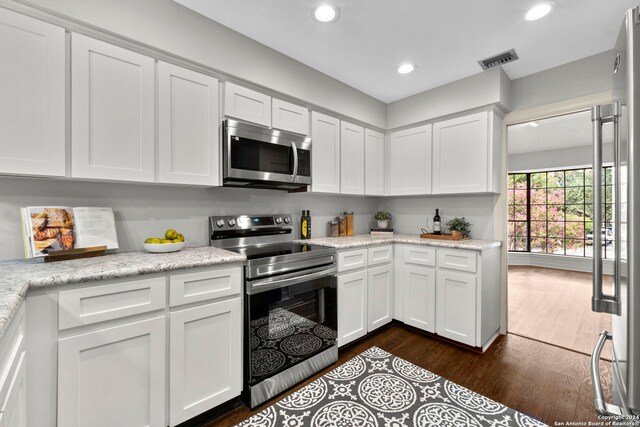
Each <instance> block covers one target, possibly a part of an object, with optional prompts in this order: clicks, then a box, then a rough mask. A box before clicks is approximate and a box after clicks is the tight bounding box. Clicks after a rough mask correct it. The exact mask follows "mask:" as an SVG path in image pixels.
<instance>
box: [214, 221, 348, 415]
mask: <svg viewBox="0 0 640 427" xmlns="http://www.w3.org/2000/svg"><path fill="white" fill-rule="evenodd" d="M209 227H210V231H211V233H210V234H211V245H212V246H216V247H219V248H223V249H226V250H230V251H234V252H238V253H241V254H244V255H245V256H246V257H247V261H246V263H245V267H244V278H245V300H244V319H245V324H244V391H243V399H244V400H245V402H246V403H247V405H249V406H250V407H251V408H254V407H256V406H257V405H259V404H261V403H262V402H265V401H266V400H268V399H270V398H271V397H273V396H275V395H277V394H278V393H280V392H282V391H283V390H286V389H287V388H289V387H291V386H293V385H294V384H297V383H299V382H300V381H302V380H303V379H305V378H307V377H309V376H310V375H312V374H314V373H315V372H318V371H319V370H321V369H323V368H325V367H326V366H328V365H330V364H332V363H334V362H335V361H336V360H338V347H337V343H336V338H337V330H338V314H337V309H338V304H337V280H336V252H335V249H332V248H326V247H322V246H317V245H308V244H303V243H294V242H293V225H292V217H291V215H240V216H223V217H211V218H210V223H209Z"/></svg>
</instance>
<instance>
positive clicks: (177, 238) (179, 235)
mask: <svg viewBox="0 0 640 427" xmlns="http://www.w3.org/2000/svg"><path fill="white" fill-rule="evenodd" d="M174 240H177V241H179V242H184V236H183V235H182V233H178V237H176V238H175V239H174Z"/></svg>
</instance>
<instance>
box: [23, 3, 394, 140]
mask: <svg viewBox="0 0 640 427" xmlns="http://www.w3.org/2000/svg"><path fill="white" fill-rule="evenodd" d="M19 3H24V4H28V5H32V6H35V7H38V8H40V9H42V10H45V11H49V12H51V13H53V14H55V15H58V16H62V17H65V18H70V19H72V20H75V21H79V22H80V23H83V24H88V25H90V26H93V27H96V28H99V29H102V30H106V31H109V32H112V33H115V34H118V35H121V36H124V37H126V38H128V39H131V40H134V41H137V42H140V43H144V44H146V45H148V46H152V47H155V48H158V49H161V50H164V51H166V52H169V53H172V54H174V55H178V56H181V57H183V58H187V59H189V60H192V61H195V62H198V63H200V64H202V65H205V66H208V67H212V68H214V69H217V70H220V71H222V72H224V73H227V74H230V75H233V76H235V77H238V78H241V79H245V80H248V81H250V82H252V83H255V84H257V85H261V86H265V87H267V88H270V89H272V90H274V91H278V92H281V93H284V94H287V95H289V96H291V97H293V98H298V99H300V100H304V101H307V102H310V103H312V104H315V105H318V106H321V107H323V108H326V109H328V110H333V111H337V112H338V113H340V114H344V115H346V116H348V117H352V118H355V119H357V120H360V121H362V122H365V123H369V124H371V125H373V126H377V127H380V128H385V125H386V105H385V104H384V103H382V102H381V101H378V100H376V99H374V98H372V97H370V96H369V95H365V94H364V93H362V92H360V91H358V90H356V89H354V88H352V87H350V86H347V85H345V84H344V83H341V82H339V81H338V80H335V79H333V78H331V77H329V76H327V75H325V74H323V73H321V72H319V71H317V70H315V69H313V68H310V67H308V66H306V65H304V64H302V63H300V62H298V61H295V60H293V59H292V58H290V57H288V56H285V55H283V54H281V53H279V52H277V51H275V50H273V49H271V48H268V47H266V46H265V45H263V44H260V43H258V42H256V41H255V40H252V39H250V38H248V37H245V36H243V35H242V34H240V33H237V32H235V31H233V30H231V29H229V28H227V27H225V26H223V25H221V24H219V23H217V22H215V21H212V20H210V19H208V18H205V17H203V16H202V15H199V14H197V13H195V12H193V11H191V10H190V9H187V8H185V7H183V6H181V5H179V4H177V3H175V2H173V1H171V0H133V1H132V0H31V1H19Z"/></svg>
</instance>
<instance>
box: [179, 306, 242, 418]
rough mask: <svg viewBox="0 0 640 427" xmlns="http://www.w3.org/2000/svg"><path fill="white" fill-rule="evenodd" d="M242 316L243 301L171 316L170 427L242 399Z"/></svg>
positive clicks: (195, 308) (186, 311)
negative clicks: (240, 396) (220, 405)
mask: <svg viewBox="0 0 640 427" xmlns="http://www.w3.org/2000/svg"><path fill="white" fill-rule="evenodd" d="M240 313H241V301H240V297H237V298H233V299H230V300H226V301H220V302H214V303H212V304H207V305H203V306H199V307H192V308H188V309H185V310H180V311H176V312H173V313H171V318H170V324H171V327H170V338H169V341H170V343H171V346H170V350H169V351H170V353H169V372H170V374H169V377H170V386H169V395H170V398H169V400H170V404H169V406H170V410H169V413H170V425H171V426H175V425H177V424H180V423H182V422H183V421H186V420H188V419H190V418H193V417H195V416H196V415H198V414H201V413H202V412H205V411H207V410H209V409H211V408H213V407H215V406H217V405H219V404H221V403H224V402H226V401H227V400H229V399H232V398H234V397H236V396H238V395H239V394H240V392H241V387H242V378H241V373H242V352H241V346H242V340H241V338H242V319H241V318H240Z"/></svg>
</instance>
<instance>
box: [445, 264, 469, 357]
mask: <svg viewBox="0 0 640 427" xmlns="http://www.w3.org/2000/svg"><path fill="white" fill-rule="evenodd" d="M476 291H477V289H476V276H475V274H468V273H458V272H453V271H438V273H437V275H436V300H437V301H438V309H437V312H438V314H437V319H436V325H437V327H436V332H437V333H438V335H442V336H443V337H447V338H450V339H452V340H456V341H459V342H461V343H464V344H468V345H471V346H474V345H476V302H477V298H476Z"/></svg>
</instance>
